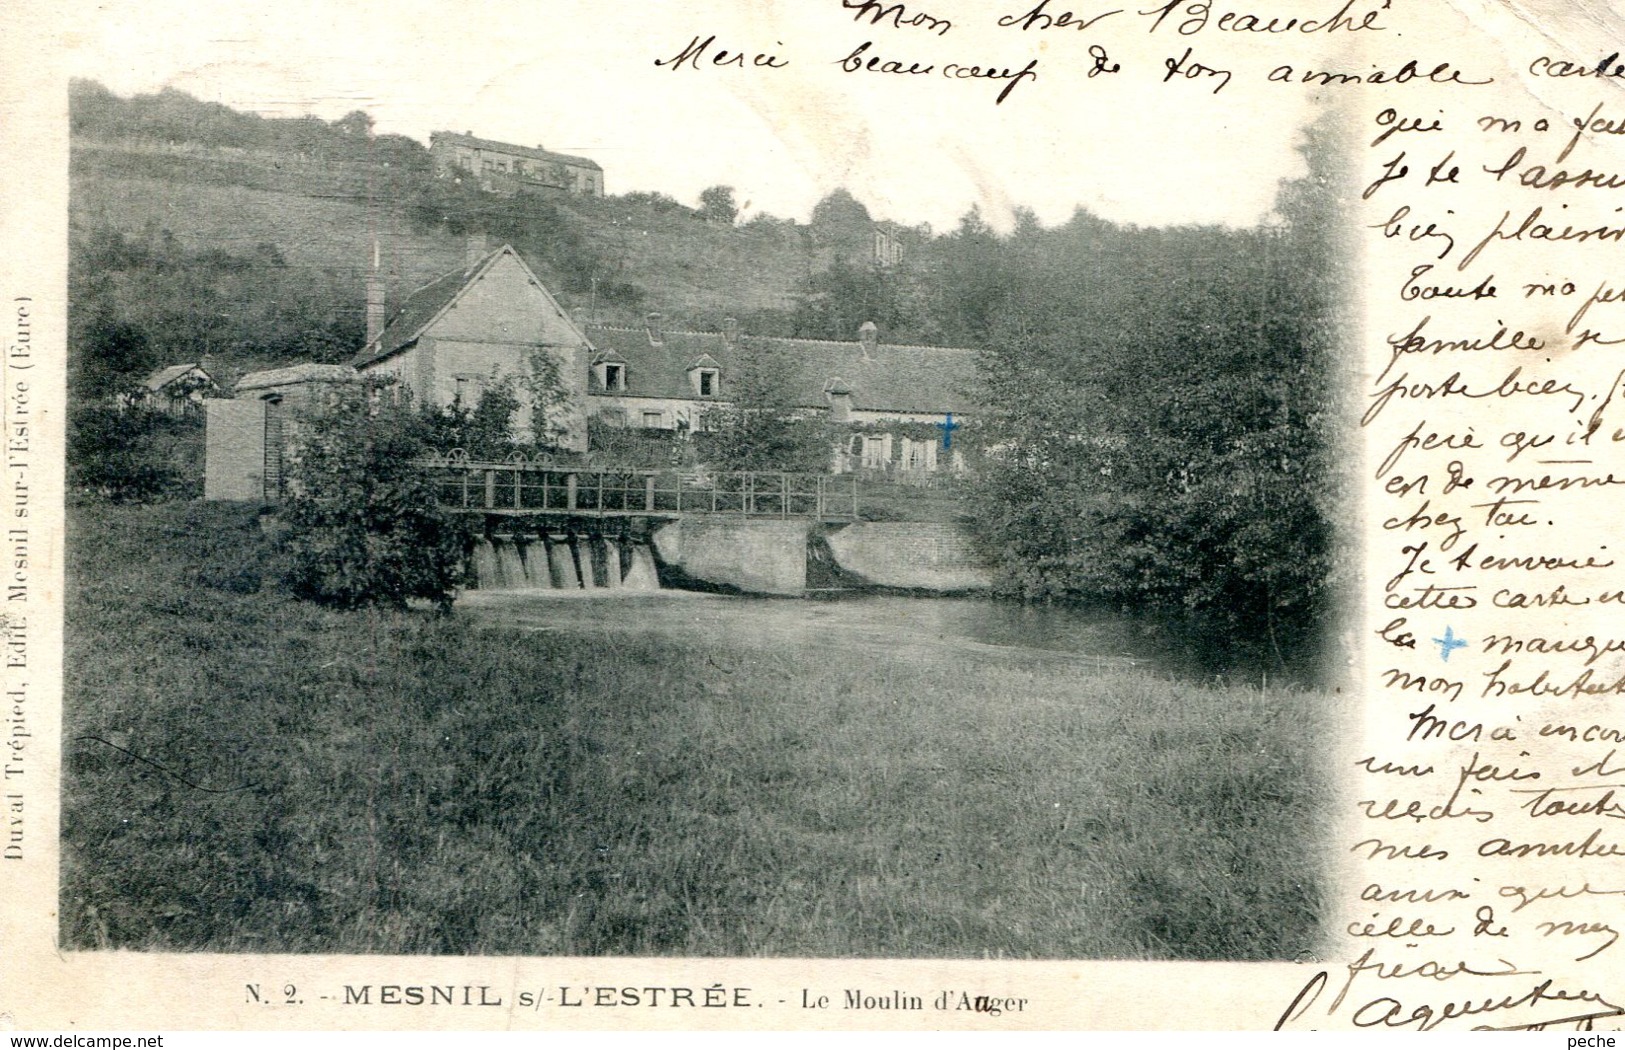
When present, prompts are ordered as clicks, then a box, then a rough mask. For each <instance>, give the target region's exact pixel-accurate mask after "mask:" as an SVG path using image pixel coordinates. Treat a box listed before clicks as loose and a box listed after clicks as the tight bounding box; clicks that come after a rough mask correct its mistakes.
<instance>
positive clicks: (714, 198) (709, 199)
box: [700, 186, 739, 226]
mask: <svg viewBox="0 0 1625 1050" xmlns="http://www.w3.org/2000/svg"><path fill="white" fill-rule="evenodd" d="M700 217H701V218H703V219H708V220H710V221H711V222H725V223H727V224H729V225H730V226H731V225H733V221H734V219H736V218H738V217H739V205H737V204H735V203H734V189H733V187H732V186H712V187H710V188H709V189H707V190H705V191H703V192H702V193H701V194H700Z"/></svg>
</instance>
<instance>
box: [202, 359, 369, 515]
mask: <svg viewBox="0 0 1625 1050" xmlns="http://www.w3.org/2000/svg"><path fill="white" fill-rule="evenodd" d="M359 382H360V377H359V376H358V375H357V374H356V371H355V369H353V368H350V367H349V366H348V365H318V364H301V365H291V366H289V367H287V368H273V369H270V370H268V371H264V372H251V373H249V374H248V375H246V376H244V377H243V378H242V379H241V380H239V381H238V383H237V386H236V394H237V396H236V398H235V399H211V400H209V401H207V402H205V403H204V405H205V408H206V410H207V418H208V425H207V432H206V434H205V435H204V468H203V498H204V499H221V500H255V501H260V502H266V503H274V502H276V501H277V500H278V499H280V498H281V496H282V491H283V462H284V460H285V459H286V457H287V454H288V450H289V449H290V448H291V447H292V446H293V445H295V444H296V443H297V441H298V429H299V424H300V422H301V421H302V420H304V419H308V418H310V417H311V416H312V415H314V414H316V413H319V412H321V411H323V410H324V409H327V408H329V407H331V406H332V404H333V402H334V398H335V396H336V394H337V393H338V391H339V390H340V389H342V388H343V387H346V386H350V385H352V384H355V383H359Z"/></svg>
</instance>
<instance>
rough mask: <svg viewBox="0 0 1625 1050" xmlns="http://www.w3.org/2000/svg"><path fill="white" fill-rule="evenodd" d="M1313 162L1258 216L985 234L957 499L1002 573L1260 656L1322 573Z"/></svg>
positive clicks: (1323, 377) (1020, 587) (1334, 403)
mask: <svg viewBox="0 0 1625 1050" xmlns="http://www.w3.org/2000/svg"><path fill="white" fill-rule="evenodd" d="M1333 185H1334V183H1333V180H1332V179H1331V177H1330V176H1328V175H1326V174H1325V173H1321V174H1320V175H1319V177H1318V179H1317V180H1315V181H1312V182H1310V183H1308V184H1306V185H1296V186H1292V187H1288V189H1287V192H1285V193H1283V196H1282V198H1281V206H1280V209H1279V210H1280V212H1281V214H1282V216H1283V218H1284V219H1285V220H1286V223H1285V224H1284V225H1283V226H1282V227H1281V228H1278V229H1273V230H1251V231H1226V230H1218V229H1169V230H1138V231H1136V230H1122V229H1119V228H1117V227H1113V226H1111V225H1109V224H1106V223H1102V222H1099V221H1097V220H1093V219H1091V218H1089V217H1087V216H1084V215H1081V214H1080V215H1079V216H1078V217H1076V218H1075V219H1074V220H1073V221H1072V222H1071V223H1069V224H1067V225H1066V226H1064V227H1062V228H1060V229H1057V230H1053V231H1039V230H1037V229H1036V228H1031V229H1028V230H1025V231H1024V230H1022V229H1020V228H1018V230H1017V231H1016V233H1015V234H1014V235H1012V236H1011V237H1010V238H1008V239H1005V240H1001V241H997V242H989V243H990V244H991V245H992V246H993V248H995V249H996V252H991V253H990V254H992V260H991V261H992V262H993V263H994V264H996V266H997V268H998V270H999V272H1000V273H1001V279H1000V281H999V282H998V285H997V295H996V296H993V295H989V296H988V297H987V298H986V300H985V302H986V304H987V312H986V314H985V315H984V319H985V322H986V324H987V327H988V336H987V338H986V340H985V342H984V343H983V345H984V346H985V348H986V349H985V350H984V353H983V368H982V381H983V383H984V384H985V394H986V402H987V403H988V405H989V408H990V411H988V412H987V413H985V414H984V416H983V417H982V418H981V420H980V421H979V424H978V429H979V431H980V434H979V436H980V438H981V441H982V443H983V444H984V447H985V448H987V449H988V450H989V458H988V462H987V464H986V467H985V469H984V470H983V471H982V473H981V475H980V477H979V478H978V480H977V482H976V485H975V488H974V493H973V497H972V499H971V503H970V506H971V510H972V512H973V513H974V515H975V517H976V520H977V523H978V528H979V531H980V532H981V534H982V535H983V536H984V537H985V538H986V539H988V540H989V541H990V542H989V549H990V551H991V552H992V553H993V554H994V555H995V556H996V557H997V558H998V559H999V560H1000V562H1001V566H1002V568H1003V570H1004V576H1005V578H1006V580H1007V581H1008V586H1009V587H1010V589H1011V590H1013V591H1015V592H1016V593H1018V594H1020V595H1022V596H1024V597H1026V598H1029V599H1046V600H1047V599H1059V600H1089V601H1099V600H1106V601H1109V602H1112V603H1114V604H1116V605H1118V606H1121V607H1123V608H1125V609H1129V610H1134V611H1140V612H1154V613H1166V612H1175V613H1180V614H1189V615H1194V616H1196V617H1199V618H1204V619H1207V620H1209V621H1210V622H1213V623H1214V624H1215V625H1216V626H1219V627H1222V628H1224V629H1226V630H1227V631H1228V632H1230V633H1231V634H1232V635H1236V634H1240V635H1244V636H1247V635H1250V636H1252V637H1253V638H1255V639H1256V640H1258V641H1259V642H1261V643H1263V644H1265V645H1267V646H1268V647H1269V648H1270V649H1271V650H1273V651H1274V652H1275V653H1276V654H1277V655H1281V654H1283V653H1287V654H1289V653H1290V650H1291V649H1292V648H1293V647H1294V646H1295V644H1296V643H1299V642H1302V641H1305V640H1307V639H1308V638H1310V637H1311V636H1312V635H1313V634H1314V633H1315V631H1316V630H1317V628H1318V627H1319V626H1320V624H1321V618H1322V614H1323V613H1324V612H1325V611H1326V609H1327V607H1328V605H1329V604H1330V602H1331V601H1332V599H1333V596H1334V594H1333V592H1334V591H1335V589H1336V585H1337V582H1338V580H1339V578H1340V576H1341V575H1342V573H1343V572H1344V565H1343V563H1342V560H1341V558H1340V556H1339V553H1338V548H1337V545H1336V542H1335V530H1334V521H1335V516H1336V513H1337V507H1338V506H1339V501H1340V494H1341V485H1342V478H1341V474H1340V472H1339V469H1338V467H1337V464H1336V457H1335V449H1334V447H1333V442H1334V434H1335V429H1336V424H1337V422H1338V418H1339V417H1338V396H1337V377H1336V371H1337V370H1336V368H1335V363H1334V356H1335V355H1334V351H1335V349H1336V340H1337V323H1336V316H1335V301H1336V300H1335V294H1334V293H1335V285H1336V281H1335V274H1334V272H1333V263H1332V260H1333V259H1334V258H1335V257H1336V255H1335V253H1334V252H1332V251H1331V250H1330V246H1329V245H1328V244H1327V243H1326V242H1325V240H1324V238H1326V237H1327V236H1329V234H1328V230H1329V229H1330V228H1331V224H1330V222H1329V212H1330V210H1331V209H1332V208H1333V207H1334V205H1335V199H1334V197H1333V196H1332V193H1333Z"/></svg>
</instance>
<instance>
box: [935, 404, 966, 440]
mask: <svg viewBox="0 0 1625 1050" xmlns="http://www.w3.org/2000/svg"><path fill="white" fill-rule="evenodd" d="M963 425H964V424H963V423H955V422H954V414H953V413H952V412H949V413H948V415H947V418H946V419H944V420H943V421H942V422H941V423H938V424H937V426H939V427H941V428H942V447H943V448H953V447H954V431H956V430H958V429H959V428H960V427H961V426H963Z"/></svg>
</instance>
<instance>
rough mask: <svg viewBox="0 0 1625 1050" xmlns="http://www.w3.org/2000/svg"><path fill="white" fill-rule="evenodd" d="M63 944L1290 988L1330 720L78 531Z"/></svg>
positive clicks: (174, 527)
mask: <svg viewBox="0 0 1625 1050" xmlns="http://www.w3.org/2000/svg"><path fill="white" fill-rule="evenodd" d="M71 527H72V531H71V534H70V537H69V541H70V548H69V555H70V563H71V564H70V571H71V576H70V581H71V587H70V594H69V602H68V652H67V667H68V681H67V710H66V730H65V732H66V739H65V741H64V753H65V757H66V774H65V778H66V779H65V785H64V837H65V841H64V851H63V872H62V919H61V922H62V935H63V940H64V942H65V944H66V945H68V946H71V947H76V948H130V949H147V950H160V949H162V950H207V951H277V952H389V953H396V952H400V953H418V952H449V953H470V954H475V953H492V954H498V953H500V954H521V953H522V954H554V953H558V954H589V955H590V954H684V955H782V956H794V955H805V956H848V957H850V956H953V957H987V956H1003V957H1020V958H1096V957H1144V958H1230V959H1261V958H1290V957H1292V956H1293V955H1295V954H1296V953H1298V952H1300V951H1303V950H1305V949H1310V948H1313V947H1316V946H1317V945H1318V944H1319V943H1320V941H1321V931H1320V928H1319V917H1320V915H1321V912H1322V906H1323V900H1324V894H1325V888H1324V887H1323V885H1322V871H1321V868H1320V866H1319V858H1321V857H1323V856H1324V855H1325V852H1326V851H1325V850H1324V848H1323V846H1322V843H1323V834H1322V833H1323V831H1324V828H1325V825H1326V822H1327V820H1328V817H1329V814H1328V810H1329V808H1330V807H1329V804H1328V797H1327V795H1328V791H1327V788H1326V784H1327V783H1328V781H1329V779H1330V778H1329V776H1328V775H1327V774H1326V772H1325V771H1324V770H1323V769H1322V768H1321V759H1320V758H1319V757H1318V756H1320V755H1321V754H1322V753H1323V749H1322V742H1323V741H1325V740H1327V739H1329V738H1330V737H1331V733H1330V732H1329V731H1328V724H1329V722H1330V720H1331V708H1332V704H1333V699H1332V698H1331V697H1330V696H1327V695H1325V694H1317V693H1311V692H1294V691H1279V690H1276V689H1273V688H1272V689H1271V690H1270V692H1269V693H1268V694H1267V695H1264V694H1262V693H1260V691H1259V690H1257V689H1242V688H1224V689H1221V688H1212V687H1205V686H1199V685H1192V684H1186V683H1177V682H1174V681H1170V680H1167V679H1164V678H1159V677H1157V676H1154V675H1150V674H1143V673H1136V672H1112V671H1100V670H1091V669H1087V668H1082V667H1080V666H1079V665H1078V664H1077V663H1075V662H1071V661H1068V660H1066V659H1061V658H1057V659H1055V660H1050V661H1044V662H1042V663H1037V664H1034V663H1020V662H1017V661H1015V660H1012V659H1008V658H1002V659H1001V658H999V657H998V656H997V655H990V654H989V653H987V652H980V653H977V654H974V655H969V654H968V655H966V656H965V657H964V658H950V659H948V660H944V659H943V658H942V656H941V654H940V653H936V654H925V653H911V652H909V651H887V650H880V649H877V650H875V651H874V652H872V653H867V654H855V653H851V652H843V653H840V654H839V658H835V656H834V655H833V654H830V653H821V652H818V651H809V650H801V651H776V650H771V649H765V650H759V651H749V650H747V649H746V648H744V647H745V646H746V645H747V644H748V643H746V642H744V641H740V640H729V639H724V638H718V639H715V641H714V644H713V645H712V646H710V647H708V648H706V649H700V648H697V647H692V646H689V647H678V646H673V645H672V644H671V643H670V642H662V641H661V640H659V639H658V638H639V637H636V636H628V635H618V636H617V637H616V638H615V639H613V640H611V639H606V638H604V637H602V636H595V635H593V634H592V633H589V631H587V630H586V629H583V630H581V631H580V632H579V633H572V632H570V631H552V632H549V633H540V634H524V633H520V632H518V631H516V630H514V629H511V628H509V629H491V628H479V627H477V626H476V625H475V624H474V623H472V622H471V618H470V617H469V616H468V615H467V614H461V615H453V616H452V617H450V618H446V619H435V618H433V617H431V616H429V615H427V614H424V615H416V614H395V613H379V612H361V613H338V612H330V611H326V610H322V609H318V608H315V607H312V606H309V605H304V604H300V603H297V602H294V601H293V600H291V599H289V598H286V597H283V596H282V595H280V594H279V593H276V592H275V591H274V589H272V588H271V587H270V586H269V585H267V586H266V587H265V588H264V589H262V590H259V591H257V592H256V591H255V588H256V586H257V585H258V584H259V583H260V582H261V581H260V579H259V576H260V574H261V573H262V572H263V571H264V569H265V566H266V562H265V554H266V552H265V551H264V549H263V546H262V541H261V540H260V538H259V530H258V527H257V525H256V523H255V520H254V517H253V515H252V514H251V513H248V512H246V511H243V510H240V509H232V508H221V507H208V506H206V505H201V504H194V505H184V504H173V505H168V506H162V507H136V508H106V507H81V508H75V509H74V510H73V511H72V520H71Z"/></svg>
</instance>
